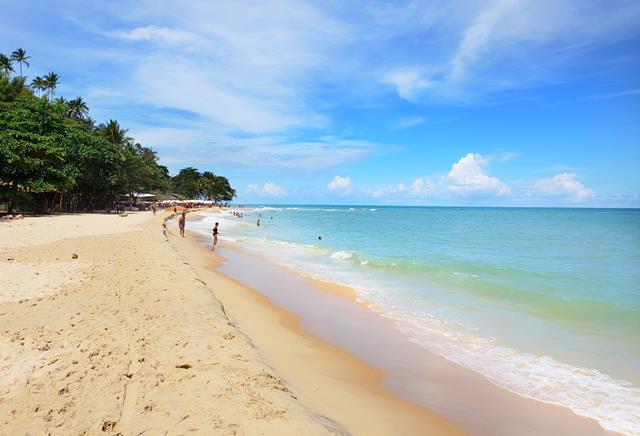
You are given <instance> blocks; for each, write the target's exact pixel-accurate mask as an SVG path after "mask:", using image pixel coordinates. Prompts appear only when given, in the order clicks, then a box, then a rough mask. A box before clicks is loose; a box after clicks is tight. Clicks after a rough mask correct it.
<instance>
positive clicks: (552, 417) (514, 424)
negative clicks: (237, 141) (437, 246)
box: [188, 232, 615, 435]
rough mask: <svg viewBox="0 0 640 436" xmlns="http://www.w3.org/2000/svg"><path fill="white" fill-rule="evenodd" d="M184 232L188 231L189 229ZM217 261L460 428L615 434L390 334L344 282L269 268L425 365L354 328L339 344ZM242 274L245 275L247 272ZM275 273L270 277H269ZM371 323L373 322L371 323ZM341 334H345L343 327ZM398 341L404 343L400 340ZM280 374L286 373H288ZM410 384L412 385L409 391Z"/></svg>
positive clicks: (386, 385)
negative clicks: (381, 347)
mask: <svg viewBox="0 0 640 436" xmlns="http://www.w3.org/2000/svg"><path fill="white" fill-rule="evenodd" d="M188 234H192V232H188ZM222 248H223V250H232V251H233V252H240V253H242V255H244V256H249V257H254V258H260V257H262V256H260V255H255V254H253V253H246V252H244V250H243V249H241V248H238V247H235V246H234V245H233V244H230V243H226V242H225V243H223V245H222ZM199 249H200V250H201V251H202V250H203V249H204V247H203V246H202V243H200V247H199ZM201 254H202V253H201ZM207 254H209V255H211V252H210V251H209V252H208V253H207ZM210 257H213V256H210ZM262 260H263V261H266V262H269V261H268V259H264V258H263V259H262ZM238 261H239V260H238V259H235V258H234V259H232V261H231V262H238ZM240 261H242V260H240ZM245 261H246V259H245ZM223 263H224V261H223V260H220V261H219V265H220V264H223ZM219 265H218V270H219V271H221V272H222V273H223V274H226V275H227V276H230V277H232V278H234V279H235V280H236V281H238V279H240V280H239V281H240V282H242V283H243V284H244V285H245V286H249V287H252V288H253V292H254V293H258V294H259V295H260V296H261V297H262V298H266V300H267V303H268V304H269V305H271V306H274V305H275V306H276V309H279V310H285V311H288V312H289V313H293V314H294V316H295V317H296V318H297V319H298V321H297V323H296V325H294V326H293V328H294V329H295V330H296V331H297V334H299V335H311V336H314V337H315V338H316V339H317V340H318V341H320V342H322V343H324V344H327V343H328V344H329V345H330V346H333V347H336V346H337V347H338V348H340V349H341V350H346V351H347V352H348V353H349V354H351V355H352V356H354V357H355V358H356V359H359V360H360V361H361V362H364V363H365V364H367V365H370V366H371V365H372V366H374V367H375V368H376V369H377V370H378V371H381V372H382V377H381V378H380V379H379V381H378V384H379V386H381V387H382V388H383V389H384V390H385V391H386V392H388V393H391V394H392V395H394V396H397V397H399V398H402V399H404V400H407V401H410V402H412V403H413V404H415V405H417V406H419V407H423V408H426V409H429V410H430V411H434V412H435V413H436V414H438V415H440V416H444V417H446V418H447V419H448V420H449V421H451V422H454V423H456V424H457V425H460V426H462V428H463V429H464V430H465V431H467V432H471V433H479V432H483V431H486V430H487V428H489V429H491V431H492V432H493V433H494V434H509V432H511V433H512V434H513V432H514V431H517V432H518V434H536V433H538V434H540V432H541V431H543V432H550V431H555V432H562V433H563V434H594V435H595V434H615V433H613V432H610V431H606V430H604V429H603V428H602V427H601V426H600V425H599V423H598V422H597V421H595V420H594V419H592V418H588V417H584V416H580V415H577V414H575V413H574V412H573V411H571V410H569V409H568V408H566V407H563V406H560V405H555V404H550V403H545V402H541V401H539V400H537V399H533V398H530V397H527V396H523V395H520V394H518V393H515V392H513V391H510V390H508V389H506V388H503V387H500V386H498V385H496V384H494V383H493V382H491V381H489V380H488V379H486V377H484V376H483V375H481V374H480V373H477V372H475V371H473V370H470V369H467V368H464V367H461V366H459V365H458V364H456V363H454V362H451V361H449V360H446V359H444V358H442V357H440V356H439V355H435V354H434V353H432V352H429V351H427V350H425V349H423V348H422V347H419V346H417V345H416V344H410V343H409V341H408V339H407V338H406V337H404V336H403V335H401V334H399V332H398V331H397V330H396V332H395V334H391V335H388V332H387V330H388V329H389V328H393V323H392V322H391V321H390V320H388V319H386V318H384V320H383V321H382V322H380V320H382V319H383V318H382V317H381V316H380V315H378V314H377V313H375V312H374V311H372V310H370V309H368V308H367V307H366V304H360V303H356V301H355V299H356V298H355V297H356V294H355V291H354V290H351V289H350V288H346V287H344V286H342V285H335V287H334V286H333V284H332V283H331V282H328V281H317V280H315V279H313V278H310V277H308V276H305V275H301V274H298V273H296V272H295V271H294V270H292V269H291V268H284V267H279V266H276V265H275V264H272V268H274V269H282V270H286V271H285V273H286V274H293V275H296V274H297V275H298V276H299V277H301V278H302V279H303V280H305V281H307V282H309V283H310V285H311V286H312V287H314V288H315V289H316V290H317V291H321V292H324V293H327V292H328V293H329V294H332V295H333V296H334V297H339V298H342V299H346V300H349V301H350V303H352V304H354V305H359V306H361V307H362V308H363V309H365V310H366V311H367V312H370V315H373V317H372V318H378V320H377V321H376V322H375V323H377V324H385V327H384V328H381V327H380V325H378V326H377V327H376V329H377V330H375V329H374V331H376V332H382V333H381V335H382V336H383V337H384V335H388V336H389V337H391V339H389V341H390V342H389V343H391V344H392V346H393V347H395V348H394V349H395V350H396V351H397V352H398V353H399V354H400V355H405V356H411V357H412V358H414V359H416V360H417V361H420V362H425V365H426V366H427V368H428V369H426V370H421V371H419V372H416V369H415V368H407V367H406V365H405V366H404V367H403V363H402V362H398V361H395V362H394V361H390V360H389V359H387V360H386V361H385V359H380V358H379V356H375V353H373V355H372V353H371V344H369V350H367V349H366V348H367V346H366V345H362V344H356V343H359V342H363V341H362V340H361V339H362V337H363V334H360V335H359V336H355V335H354V334H353V332H351V333H347V335H348V334H351V337H350V338H349V339H348V340H347V341H346V342H345V341H342V343H340V338H339V337H338V336H337V335H336V332H335V331H334V332H329V334H327V332H326V331H325V332H323V331H322V326H320V328H319V324H322V323H323V322H322V321H321V322H319V323H318V322H316V324H315V325H310V323H311V324H313V323H312V322H311V321H309V316H308V314H302V315H301V313H300V311H301V309H300V307H298V308H297V309H296V308H292V307H286V303H283V301H276V300H277V298H276V299H274V298H273V295H269V294H265V292H264V289H261V288H264V287H263V286H261V285H260V283H257V282H255V281H254V283H253V286H250V285H251V283H247V280H242V275H243V272H242V271H240V272H236V273H235V274H233V273H231V274H229V271H225V270H224V269H220V267H219ZM256 265H257V264H256V263H254V262H252V263H250V264H245V265H244V267H239V269H241V270H242V269H244V271H245V272H246V270H247V268H248V269H249V270H251V271H252V274H255V271H256V268H258V267H257V266H256ZM244 275H245V276H246V273H245V274H244ZM274 277H275V276H274ZM274 277H272V278H271V280H272V281H273V280H274ZM263 279H264V278H263ZM263 282H264V280H263ZM298 286H302V285H298ZM341 288H346V289H341ZM288 291H289V295H290V296H291V295H292V294H291V292H294V291H293V290H292V289H289V290H288ZM265 295H266V297H265ZM221 299H222V300H223V301H224V300H225V296H222V297H221ZM312 301H313V303H317V300H312ZM269 310H272V309H269ZM349 313H351V314H352V313H353V312H347V314H349ZM343 315H344V314H343ZM325 321H326V319H325ZM367 322H370V321H367ZM325 324H326V322H325ZM369 325H370V326H371V325H374V324H372V323H370V324H369ZM290 327H291V326H290ZM325 330H326V329H325ZM329 330H330V329H329ZM393 330H395V329H393ZM340 333H341V334H342V333H344V330H343V331H341V332H340ZM361 333H362V332H361ZM332 334H333V336H332ZM365 334H366V333H365ZM392 336H395V337H392ZM399 338H400V339H399ZM400 342H405V343H402V344H399V343H400ZM260 345H261V344H258V347H259V348H261V346H260ZM266 346H267V347H268V346H269V345H268V344H266ZM359 348H360V349H359ZM391 360H393V359H391ZM274 366H275V367H276V369H278V370H279V369H280V368H279V365H278V364H276V365H274ZM398 370H400V371H399V372H404V373H405V375H406V374H407V373H411V377H415V378H416V379H419V380H420V381H421V382H423V381H425V380H426V383H422V384H421V385H420V386H415V387H414V386H412V385H411V383H412V381H415V379H414V380H412V379H411V378H410V377H409V378H407V377H405V379H404V380H403V379H402V377H395V380H394V377H393V376H394V373H395V372H398ZM283 373H285V374H286V371H285V372H283ZM408 386H409V388H408ZM411 387H413V388H414V389H411ZM420 388H423V389H424V390H431V391H435V392H436V393H437V394H433V392H432V393H430V394H428V395H427V396H426V397H425V395H423V393H422V392H421V391H420ZM486 400H489V401H486ZM471 410H473V411H471ZM505 411H506V412H505ZM432 413H433V412H432Z"/></svg>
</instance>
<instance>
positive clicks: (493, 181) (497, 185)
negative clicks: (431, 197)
mask: <svg viewBox="0 0 640 436" xmlns="http://www.w3.org/2000/svg"><path fill="white" fill-rule="evenodd" d="M488 165H489V160H488V159H485V158H484V157H482V155H480V154H477V153H469V154H467V155H466V156H464V157H462V158H460V160H459V161H458V162H456V163H454V164H453V166H452V167H451V171H449V174H447V175H446V176H445V177H443V178H442V179H441V181H442V183H443V184H444V185H445V186H446V189H448V190H449V191H451V192H452V193H455V194H462V195H469V194H488V195H506V194H509V193H511V188H510V187H509V186H507V185H506V184H504V183H503V182H502V181H501V180H500V179H498V178H497V177H493V176H490V175H488V174H487V173H486V168H487V166H488Z"/></svg>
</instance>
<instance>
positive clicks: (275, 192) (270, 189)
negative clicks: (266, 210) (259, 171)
mask: <svg viewBox="0 0 640 436" xmlns="http://www.w3.org/2000/svg"><path fill="white" fill-rule="evenodd" d="M262 192H264V193H265V194H267V195H270V196H272V197H282V196H284V195H287V190H286V189H284V188H283V187H282V186H280V185H276V184H275V183H271V182H268V183H265V184H264V185H263V186H262Z"/></svg>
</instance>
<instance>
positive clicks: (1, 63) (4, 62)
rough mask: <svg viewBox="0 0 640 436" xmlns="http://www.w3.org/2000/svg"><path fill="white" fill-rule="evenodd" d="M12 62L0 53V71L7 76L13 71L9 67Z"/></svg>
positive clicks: (11, 67)
mask: <svg viewBox="0 0 640 436" xmlns="http://www.w3.org/2000/svg"><path fill="white" fill-rule="evenodd" d="M12 63H13V61H12V60H11V59H9V58H8V57H7V56H6V55H3V54H1V53H0V71H2V72H3V73H4V74H6V75H7V76H9V73H10V72H11V71H13V66H12V65H11V64H12Z"/></svg>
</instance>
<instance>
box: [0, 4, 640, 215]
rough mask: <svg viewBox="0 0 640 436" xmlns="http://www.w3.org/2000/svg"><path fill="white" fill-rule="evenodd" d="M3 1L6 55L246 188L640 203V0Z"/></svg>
mask: <svg viewBox="0 0 640 436" xmlns="http://www.w3.org/2000/svg"><path fill="white" fill-rule="evenodd" d="M3 3H5V4H3V6H2V9H3V14H2V15H1V16H0V52H3V53H6V54H9V53H10V52H11V51H13V50H14V49H15V48H18V47H22V48H24V49H26V50H27V52H28V53H29V54H30V55H31V56H32V59H31V67H30V68H28V69H27V74H28V75H29V76H30V77H34V76H35V75H39V74H46V73H47V72H49V71H55V72H57V73H58V74H60V75H61V77H62V84H61V86H60V87H59V90H58V93H57V94H58V95H63V96H65V97H67V98H74V97H76V96H83V97H84V98H85V99H86V100H87V102H88V104H89V107H90V109H91V115H92V117H93V118H95V119H96V120H98V121H100V122H101V121H105V120H107V119H109V118H114V119H117V120H119V121H120V123H121V124H122V125H123V126H124V127H126V128H128V129H129V130H130V134H131V135H132V136H134V137H135V138H136V139H137V140H138V141H139V142H141V143H143V144H145V145H148V146H151V147H153V148H154V149H156V150H157V151H158V153H159V155H160V157H161V162H162V163H163V164H165V165H167V166H168V167H169V168H170V170H171V171H172V173H174V174H175V173H176V172H177V170H178V169H180V168H182V167H185V166H195V167H197V168H199V169H201V170H212V171H214V172H215V173H217V174H222V175H225V176H227V177H228V178H229V179H230V181H231V183H232V185H233V186H234V187H236V188H237V189H238V192H239V198H238V200H239V201H240V202H246V203H255V202H258V203H333V204H425V205H430V204H433V205H495V206H499V205H513V206H544V205H562V206H614V207H624V206H633V207H638V206H640V171H639V169H640V122H639V120H640V26H638V23H639V22H640V1H623V0H608V1H590V0H563V1H551V0H477V1H473V2H469V1H464V0H461V1H447V2H434V1H419V0H416V1H408V2H402V1H393V2H391V1H386V2H376V1H368V2H335V1H326V2H308V3H307V2H303V1H286V0H283V1H255V2H251V1H249V2H246V1H229V2H219V1H204V0H203V1H194V0H182V1H164V0H142V1H135V2H133V1H132V2H128V1H110V2H106V1H105V2H100V1H94V2H85V1H75V0H66V1H62V0H52V1H47V2H44V1H41V2H3ZM38 3H40V4H41V6H42V7H36V5H37V4H38Z"/></svg>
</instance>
